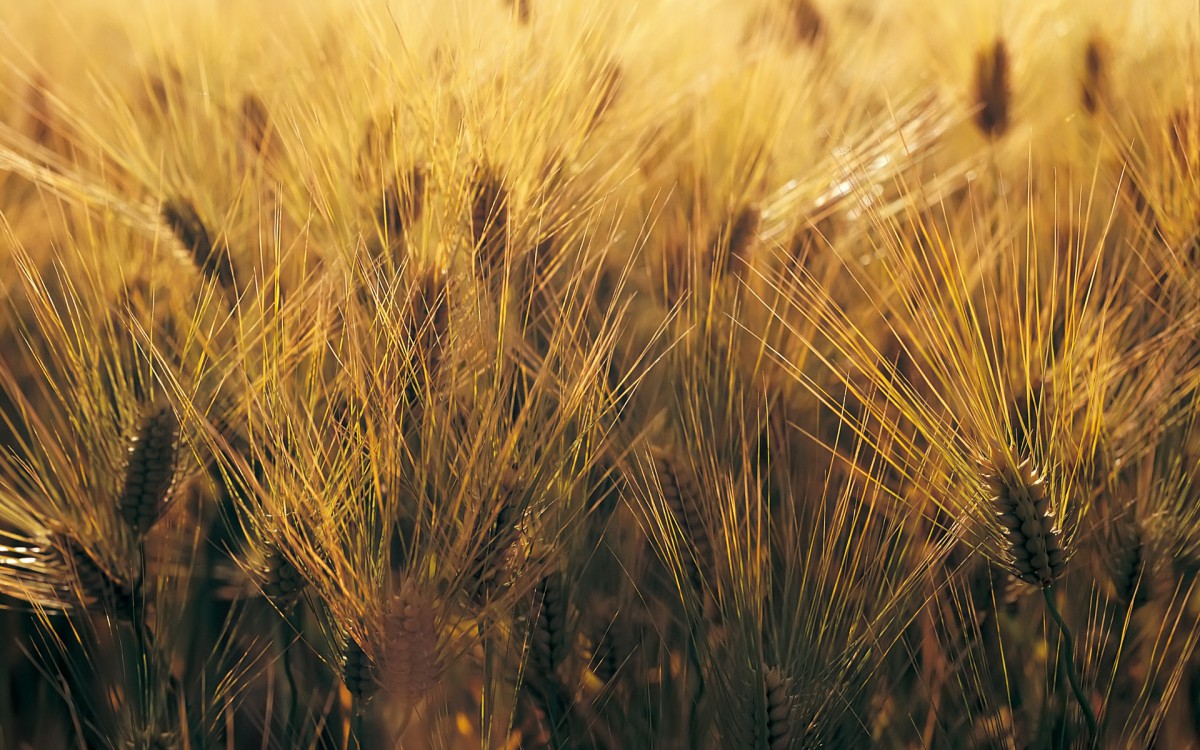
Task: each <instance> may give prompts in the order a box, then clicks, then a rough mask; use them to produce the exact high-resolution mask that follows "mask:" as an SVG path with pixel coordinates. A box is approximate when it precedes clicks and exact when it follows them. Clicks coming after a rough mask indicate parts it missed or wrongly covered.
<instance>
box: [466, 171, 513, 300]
mask: <svg viewBox="0 0 1200 750" xmlns="http://www.w3.org/2000/svg"><path fill="white" fill-rule="evenodd" d="M471 238H472V240H473V242H474V246H475V273H476V275H477V276H478V277H479V278H480V279H481V280H482V281H484V282H486V283H491V282H493V281H494V280H495V279H497V278H500V277H501V276H502V275H503V269H504V265H505V263H506V262H507V260H508V190H507V188H505V187H504V183H503V181H502V180H501V179H500V176H499V175H498V174H496V172H495V170H493V169H492V168H491V167H488V166H480V167H479V168H478V169H476V171H475V176H474V178H473V179H472V181H471Z"/></svg>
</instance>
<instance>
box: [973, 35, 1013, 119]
mask: <svg viewBox="0 0 1200 750" xmlns="http://www.w3.org/2000/svg"><path fill="white" fill-rule="evenodd" d="M1011 75H1012V71H1011V62H1010V60H1009V57H1008V47H1007V45H1005V43H1004V40H1003V39H997V40H996V41H995V42H993V43H992V44H991V46H989V47H987V48H986V49H983V50H980V51H979V53H978V54H977V55H976V56H975V87H974V96H975V124H976V125H978V126H979V129H980V130H981V131H983V134H984V135H986V136H987V137H989V138H999V137H1000V136H1002V135H1004V134H1005V133H1006V132H1007V131H1008V128H1009V125H1010V124H1011V122H1010V118H1011V112H1010V110H1011V108H1012V81H1011Z"/></svg>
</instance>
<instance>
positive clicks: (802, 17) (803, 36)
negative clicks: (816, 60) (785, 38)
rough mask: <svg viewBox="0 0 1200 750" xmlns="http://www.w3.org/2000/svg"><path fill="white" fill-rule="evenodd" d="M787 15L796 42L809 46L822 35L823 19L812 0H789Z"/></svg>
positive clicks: (823, 30)
mask: <svg viewBox="0 0 1200 750" xmlns="http://www.w3.org/2000/svg"><path fill="white" fill-rule="evenodd" d="M788 15H789V16H790V20H791V29H792V39H793V40H794V41H795V43H796V44H799V45H803V46H809V47H811V46H813V45H814V44H816V43H817V42H819V41H820V40H821V37H822V36H824V34H825V19H824V17H822V15H821V11H819V10H817V7H816V6H815V5H813V2H812V0H791V2H790V3H789V5H788Z"/></svg>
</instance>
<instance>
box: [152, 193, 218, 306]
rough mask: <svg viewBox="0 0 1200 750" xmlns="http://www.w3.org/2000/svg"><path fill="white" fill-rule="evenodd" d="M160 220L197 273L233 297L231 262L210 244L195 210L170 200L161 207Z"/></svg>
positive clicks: (183, 202)
mask: <svg viewBox="0 0 1200 750" xmlns="http://www.w3.org/2000/svg"><path fill="white" fill-rule="evenodd" d="M162 217H163V221H164V222H166V224H167V226H168V227H170V229H171V231H172V232H173V233H174V234H175V237H176V238H177V239H178V240H179V242H180V244H182V245H183V247H184V249H185V250H187V252H188V256H189V257H190V258H191V259H192V262H194V263H195V264H196V267H197V268H199V269H200V272H201V273H202V274H204V276H205V277H206V278H208V279H210V280H213V281H215V282H216V283H217V284H218V285H219V286H221V288H223V289H225V290H226V291H229V292H231V293H235V294H236V292H237V284H236V277H235V274H234V270H233V259H232V258H230V257H229V253H228V252H226V250H225V249H224V248H221V247H218V246H217V245H216V244H214V243H213V240H212V236H211V235H210V234H209V231H208V227H207V226H205V224H204V220H203V219H201V218H200V214H199V212H197V211H196V206H195V205H194V204H193V203H192V202H191V201H190V200H188V199H186V198H182V197H174V198H170V199H168V200H167V201H166V202H165V203H163V207H162Z"/></svg>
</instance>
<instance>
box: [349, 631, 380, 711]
mask: <svg viewBox="0 0 1200 750" xmlns="http://www.w3.org/2000/svg"><path fill="white" fill-rule="evenodd" d="M342 682H343V683H344V684H345V685H346V690H347V691H348V692H349V693H350V695H351V696H352V697H353V698H354V700H355V701H356V702H358V703H360V704H361V703H364V702H366V701H369V700H370V699H371V698H372V697H373V696H374V695H375V694H376V693H377V692H379V680H378V676H377V670H376V668H375V662H374V660H373V659H371V657H370V656H368V655H367V653H366V652H365V651H363V649H362V646H360V645H358V642H357V641H355V640H353V639H351V640H349V641H348V642H347V643H346V646H345V648H344V649H343V650H342Z"/></svg>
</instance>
